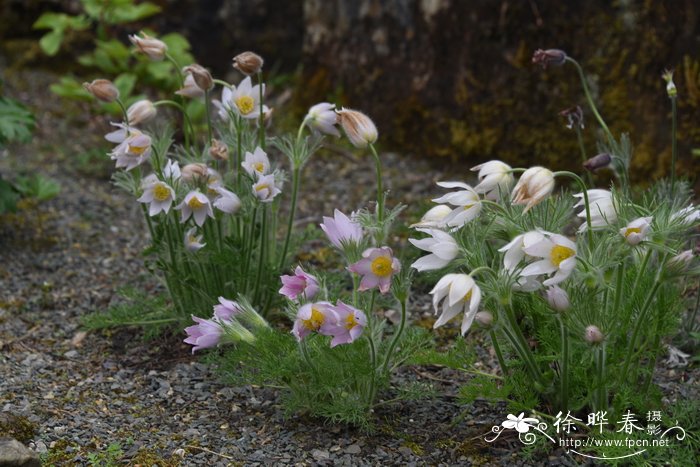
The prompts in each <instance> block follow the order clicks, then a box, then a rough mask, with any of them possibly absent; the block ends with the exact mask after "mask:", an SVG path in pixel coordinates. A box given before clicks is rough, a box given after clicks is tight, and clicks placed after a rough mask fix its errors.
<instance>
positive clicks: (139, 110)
mask: <svg viewBox="0 0 700 467" xmlns="http://www.w3.org/2000/svg"><path fill="white" fill-rule="evenodd" d="M157 112H158V111H157V110H156V106H155V105H153V102H151V101H149V100H148V99H142V100H140V101H136V102H134V103H133V104H131V106H129V109H128V110H127V111H126V118H127V119H129V125H139V124H141V123H144V122H147V121H148V120H151V119H152V118H153V117H155V116H156V113H157Z"/></svg>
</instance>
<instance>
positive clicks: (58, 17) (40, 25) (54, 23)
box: [32, 13, 90, 31]
mask: <svg viewBox="0 0 700 467" xmlns="http://www.w3.org/2000/svg"><path fill="white" fill-rule="evenodd" d="M89 26H90V20H89V19H88V18H87V17H86V16H85V15H79V16H70V15H67V14H65V13H44V14H42V15H41V16H40V17H39V19H37V20H36V21H35V22H34V24H33V25H32V28H34V29H53V30H54V31H57V30H60V31H65V30H66V29H68V28H70V29H75V30H77V31H82V30H83V29H86V28H88V27H89Z"/></svg>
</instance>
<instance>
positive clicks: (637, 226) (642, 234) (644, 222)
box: [620, 217, 652, 245]
mask: <svg viewBox="0 0 700 467" xmlns="http://www.w3.org/2000/svg"><path fill="white" fill-rule="evenodd" d="M651 221H652V217H640V218H638V219H635V220H633V221H632V222H630V223H629V224H627V225H626V226H625V227H623V228H621V229H620V235H622V236H623V237H624V238H625V240H626V241H627V243H629V244H630V245H639V244H640V243H641V242H642V241H644V240H646V239H647V236H648V235H649V230H651Z"/></svg>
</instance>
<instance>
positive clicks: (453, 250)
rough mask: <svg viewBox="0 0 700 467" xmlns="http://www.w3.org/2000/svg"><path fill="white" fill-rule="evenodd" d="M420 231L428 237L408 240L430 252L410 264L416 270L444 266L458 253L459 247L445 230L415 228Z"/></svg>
mask: <svg viewBox="0 0 700 467" xmlns="http://www.w3.org/2000/svg"><path fill="white" fill-rule="evenodd" d="M417 230H418V231H420V232H424V233H427V234H428V235H430V237H428V238H422V239H420V240H416V239H414V238H409V239H408V241H409V242H411V243H412V244H413V246H415V247H416V248H420V249H421V250H423V251H428V252H430V254H429V255H426V256H423V257H422V258H419V259H418V260H416V261H414V262H413V264H411V267H412V268H414V269H416V270H418V271H431V270H433V269H440V268H444V267H445V266H447V265H448V264H450V261H452V260H453V259H455V257H456V256H457V253H459V247H458V246H457V242H456V241H455V239H454V238H452V236H451V235H450V234H448V233H447V232H443V231H442V230H438V229H417Z"/></svg>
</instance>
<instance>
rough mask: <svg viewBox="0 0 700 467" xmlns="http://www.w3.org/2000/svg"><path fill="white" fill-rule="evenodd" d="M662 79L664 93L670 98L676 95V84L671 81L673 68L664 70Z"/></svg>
mask: <svg viewBox="0 0 700 467" xmlns="http://www.w3.org/2000/svg"><path fill="white" fill-rule="evenodd" d="M661 77H662V78H663V80H664V81H666V93H667V94H668V97H670V98H671V99H673V98H675V97H676V96H678V90H677V89H676V84H675V83H674V82H673V70H666V71H664V73H663V74H662V75H661Z"/></svg>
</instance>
